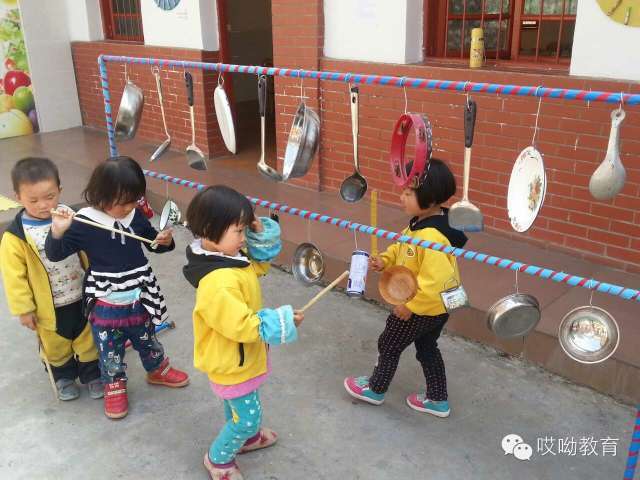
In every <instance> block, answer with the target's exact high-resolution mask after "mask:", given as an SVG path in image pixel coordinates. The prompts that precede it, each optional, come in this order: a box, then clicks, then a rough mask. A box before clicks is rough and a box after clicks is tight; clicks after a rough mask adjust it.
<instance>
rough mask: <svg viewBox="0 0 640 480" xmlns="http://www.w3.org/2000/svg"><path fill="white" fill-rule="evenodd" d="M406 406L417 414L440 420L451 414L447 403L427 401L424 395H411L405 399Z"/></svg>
mask: <svg viewBox="0 0 640 480" xmlns="http://www.w3.org/2000/svg"><path fill="white" fill-rule="evenodd" d="M407 405H409V406H410V407H411V408H413V409H414V410H416V411H418V412H423V413H429V414H431V415H434V416H436V417H440V418H447V417H448V416H449V415H450V414H451V409H450V408H449V402H448V401H446V400H443V401H441V402H436V401H434V400H429V399H428V398H427V395H426V393H412V394H411V395H409V396H408V397H407Z"/></svg>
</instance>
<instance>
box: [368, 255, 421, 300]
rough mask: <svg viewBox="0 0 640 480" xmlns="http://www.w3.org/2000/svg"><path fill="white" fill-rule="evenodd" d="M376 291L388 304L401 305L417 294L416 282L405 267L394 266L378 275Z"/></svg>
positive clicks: (412, 274)
mask: <svg viewBox="0 0 640 480" xmlns="http://www.w3.org/2000/svg"><path fill="white" fill-rule="evenodd" d="M378 290H379V291H380V295H381V296H382V298H384V301H385V302H387V303H388V304H390V305H403V304H405V303H407V302H408V301H410V300H411V299H412V298H413V297H415V296H416V293H418V280H417V278H416V276H415V274H414V273H413V272H412V271H411V270H409V269H408V268H407V267H405V266H403V265H394V266H393V267H390V268H387V269H386V270H385V271H384V272H382V275H380V281H379V282H378Z"/></svg>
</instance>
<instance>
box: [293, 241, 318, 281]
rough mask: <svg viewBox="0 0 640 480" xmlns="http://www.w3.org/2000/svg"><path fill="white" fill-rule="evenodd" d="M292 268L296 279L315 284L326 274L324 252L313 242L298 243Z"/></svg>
mask: <svg viewBox="0 0 640 480" xmlns="http://www.w3.org/2000/svg"><path fill="white" fill-rule="evenodd" d="M291 270H292V271H293V276H294V277H295V279H296V280H298V281H299V282H301V283H303V284H304V285H307V286H311V285H315V284H317V283H318V282H320V280H322V277H323V276H324V260H323V258H322V253H320V250H318V248H317V247H316V246H315V245H313V244H311V243H302V244H300V245H298V248H296V251H295V253H294V255H293V263H292V264H291Z"/></svg>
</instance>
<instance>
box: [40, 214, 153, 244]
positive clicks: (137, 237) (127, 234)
mask: <svg viewBox="0 0 640 480" xmlns="http://www.w3.org/2000/svg"><path fill="white" fill-rule="evenodd" d="M51 213H52V214H54V215H58V216H64V215H63V214H61V213H60V212H58V211H57V210H51ZM71 218H73V219H74V220H75V221H76V222H80V223H86V224H87V225H92V226H94V227H97V228H102V229H103V230H108V231H110V232H115V233H117V234H119V235H124V236H125V237H131V238H134V239H136V240H140V241H141V242H145V243H148V244H150V245H154V244H155V242H154V241H153V240H149V239H148V238H144V237H140V236H138V235H135V234H133V233H130V232H127V231H125V230H118V229H117V228H113V227H108V226H106V225H102V224H101V223H98V222H94V221H92V220H87V219H84V218H78V217H76V216H75V215H73V216H72V217H71Z"/></svg>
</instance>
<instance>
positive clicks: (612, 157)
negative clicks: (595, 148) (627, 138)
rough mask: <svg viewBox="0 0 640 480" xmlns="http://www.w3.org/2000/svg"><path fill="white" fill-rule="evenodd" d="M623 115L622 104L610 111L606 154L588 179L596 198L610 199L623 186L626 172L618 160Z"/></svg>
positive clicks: (592, 193) (590, 189) (590, 188)
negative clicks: (609, 128)
mask: <svg viewBox="0 0 640 480" xmlns="http://www.w3.org/2000/svg"><path fill="white" fill-rule="evenodd" d="M621 98H622V97H621ZM625 115H626V114H625V113H624V110H623V109H622V106H620V108H617V109H615V110H614V111H613V112H611V132H610V133H609V145H608V147H607V155H606V156H605V158H604V160H603V161H602V163H601V164H600V166H599V167H598V168H597V169H596V171H595V172H593V175H592V176H591V179H590V180H589V191H590V192H591V195H593V197H594V198H595V199H597V200H610V199H612V198H613V197H615V196H616V195H617V194H618V193H620V191H621V190H622V188H623V187H624V182H625V180H626V178H627V172H626V171H625V169H624V166H623V165H622V161H621V160H620V125H621V124H622V121H623V120H624V117H625Z"/></svg>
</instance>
